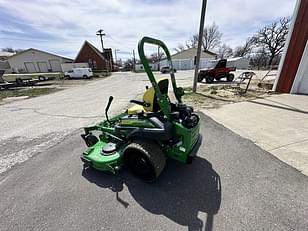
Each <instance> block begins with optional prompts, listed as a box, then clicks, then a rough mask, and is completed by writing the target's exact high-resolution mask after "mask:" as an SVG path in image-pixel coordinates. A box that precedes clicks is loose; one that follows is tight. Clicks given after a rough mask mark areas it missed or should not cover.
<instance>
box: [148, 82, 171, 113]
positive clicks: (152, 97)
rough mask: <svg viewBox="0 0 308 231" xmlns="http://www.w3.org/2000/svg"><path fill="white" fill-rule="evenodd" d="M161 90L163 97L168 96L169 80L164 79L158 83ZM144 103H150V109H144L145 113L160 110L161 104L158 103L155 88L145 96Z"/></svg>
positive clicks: (150, 89)
mask: <svg viewBox="0 0 308 231" xmlns="http://www.w3.org/2000/svg"><path fill="white" fill-rule="evenodd" d="M157 84H158V87H159V90H160V92H161V94H162V95H168V85H169V80H168V79H167V78H162V79H159V80H158V81H157ZM143 101H144V102H147V103H149V105H150V106H149V107H144V109H145V111H148V112H157V111H159V110H160V107H159V104H158V102H157V97H156V94H155V90H154V88H153V87H150V88H149V89H147V90H146V91H145V93H144V94H143Z"/></svg>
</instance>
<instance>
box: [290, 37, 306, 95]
mask: <svg viewBox="0 0 308 231" xmlns="http://www.w3.org/2000/svg"><path fill="white" fill-rule="evenodd" d="M291 93H293V94H294V93H299V94H308V42H306V47H305V50H304V52H303V56H302V59H301V62H300V64H299V66H298V69H297V72H296V76H295V79H294V82H293V86H292V89H291Z"/></svg>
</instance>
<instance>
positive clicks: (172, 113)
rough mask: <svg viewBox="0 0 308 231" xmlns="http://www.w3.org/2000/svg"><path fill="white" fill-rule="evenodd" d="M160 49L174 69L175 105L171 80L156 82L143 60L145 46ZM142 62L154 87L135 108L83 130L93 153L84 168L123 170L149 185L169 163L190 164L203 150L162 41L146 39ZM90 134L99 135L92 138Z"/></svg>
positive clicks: (85, 154)
mask: <svg viewBox="0 0 308 231" xmlns="http://www.w3.org/2000/svg"><path fill="white" fill-rule="evenodd" d="M145 43H149V44H153V45H158V46H160V47H161V48H162V49H163V50H164V51H165V53H166V57H167V59H168V62H169V65H170V70H171V71H170V76H171V83H172V87H173V92H174V95H175V97H176V100H177V102H175V103H172V102H171V101H170V99H169V96H168V86H169V80H168V79H167V78H163V79H160V80H158V81H157V80H156V79H155V77H154V75H153V72H152V71H151V68H150V66H149V63H148V60H147V58H146V56H145V54H144V44H145ZM138 52H139V56H140V60H141V62H142V64H143V66H144V70H145V71H146V73H147V75H148V78H149V80H150V82H151V84H152V87H150V88H148V87H146V91H145V93H144V95H143V99H142V100H141V101H140V100H131V101H130V102H131V103H134V104H135V105H134V106H132V107H130V108H128V109H127V110H126V111H125V112H123V113H121V114H119V115H116V116H114V117H113V118H111V119H109V118H108V114H107V113H108V109H109V107H110V105H111V102H112V100H113V97H112V96H110V98H109V101H108V104H107V107H106V110H105V114H106V120H105V121H102V122H99V123H97V124H96V125H94V126H89V127H86V128H84V131H85V133H84V134H82V138H83V139H84V141H85V143H86V145H87V146H88V147H89V148H88V149H87V150H86V151H85V152H83V153H82V155H81V160H82V161H83V162H84V167H86V168H87V167H93V168H95V169H98V170H101V171H110V172H112V173H117V172H118V170H119V169H120V168H121V167H122V166H124V165H125V166H127V167H128V169H129V170H130V171H131V172H132V173H133V174H134V175H136V176H137V177H139V178H141V179H143V180H145V181H154V180H155V179H157V177H158V176H159V175H160V174H161V173H162V171H163V169H164V167H165V164H166V158H172V159H175V160H178V161H180V162H183V163H190V162H191V161H192V158H193V157H194V156H195V155H196V153H197V151H198V148H199V146H200V144H201V136H200V135H199V127H200V118H199V116H198V115H197V114H195V113H194V111H193V108H192V107H190V106H187V105H185V104H183V103H182V100H181V97H182V96H183V95H184V90H183V88H181V87H177V85H176V81H175V75H174V71H173V70H174V69H173V66H172V61H171V57H170V53H169V50H168V48H167V47H166V45H165V44H164V43H163V42H161V41H160V40H157V39H153V38H149V37H144V38H142V39H141V40H140V42H139V44H138ZM92 131H96V132H98V133H99V135H98V136H96V135H94V134H93V133H92Z"/></svg>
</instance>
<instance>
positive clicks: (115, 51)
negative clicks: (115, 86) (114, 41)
mask: <svg viewBox="0 0 308 231" xmlns="http://www.w3.org/2000/svg"><path fill="white" fill-rule="evenodd" d="M117 51H120V50H119V49H114V56H115V64H116V65H117V64H118V61H117V60H118V59H117Z"/></svg>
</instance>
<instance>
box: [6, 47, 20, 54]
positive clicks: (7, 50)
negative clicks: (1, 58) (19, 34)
mask: <svg viewBox="0 0 308 231" xmlns="http://www.w3.org/2000/svg"><path fill="white" fill-rule="evenodd" d="M1 51H6V52H10V53H19V52H22V51H23V49H13V48H12V47H6V48H2V49H1Z"/></svg>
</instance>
